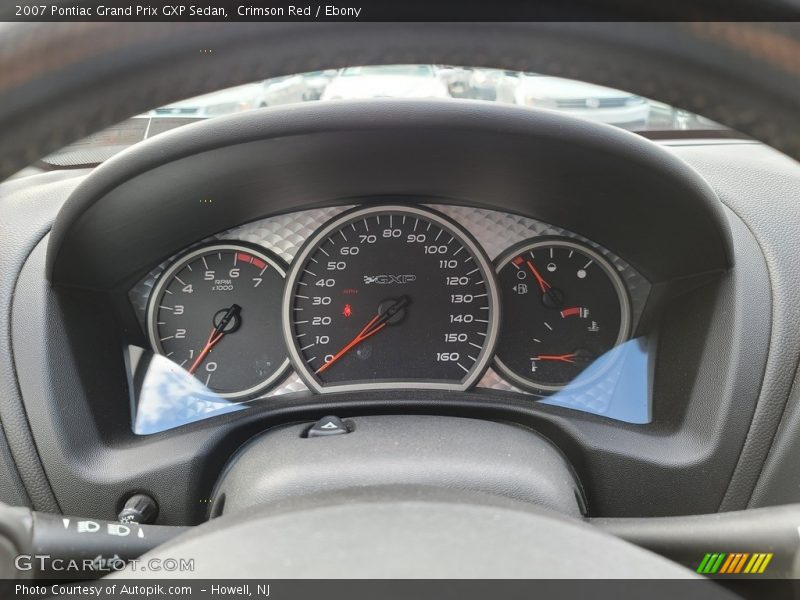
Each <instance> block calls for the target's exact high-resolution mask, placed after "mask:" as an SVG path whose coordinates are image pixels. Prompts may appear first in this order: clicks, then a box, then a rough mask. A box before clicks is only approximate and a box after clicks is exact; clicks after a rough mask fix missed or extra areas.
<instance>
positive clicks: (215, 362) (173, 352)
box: [148, 243, 289, 398]
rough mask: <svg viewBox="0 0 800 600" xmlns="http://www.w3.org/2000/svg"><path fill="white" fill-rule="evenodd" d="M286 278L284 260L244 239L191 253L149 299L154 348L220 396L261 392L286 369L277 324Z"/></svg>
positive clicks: (160, 281)
mask: <svg viewBox="0 0 800 600" xmlns="http://www.w3.org/2000/svg"><path fill="white" fill-rule="evenodd" d="M285 275H286V269H285V267H284V265H283V263H282V261H281V260H280V259H278V258H277V257H275V256H274V255H272V254H271V253H268V252H267V251H265V250H262V249H257V248H255V247H251V246H249V245H247V244H241V243H235V244H234V243H214V244H211V245H206V246H202V247H200V248H196V249H194V250H192V251H191V252H189V253H188V254H186V255H184V256H182V257H180V258H178V259H177V260H176V261H175V262H174V263H173V264H172V265H171V266H170V267H168V268H167V270H166V271H165V272H164V273H163V274H162V275H161V277H159V279H158V281H157V282H156V285H155V288H154V289H153V293H152V294H151V296H150V304H149V308H148V334H149V336H150V342H151V344H152V346H153V349H154V350H155V351H156V352H158V353H159V354H163V355H164V356H166V357H167V358H169V359H170V360H172V361H173V362H174V363H176V364H177V365H178V366H180V367H183V368H184V369H185V370H186V371H187V372H188V373H189V374H191V375H194V376H195V377H196V378H197V379H198V380H200V382H201V383H203V384H204V385H205V386H206V387H207V388H208V389H209V390H210V391H212V392H214V393H215V394H216V395H218V396H221V397H224V398H247V397H253V396H256V395H258V394H259V393H261V392H263V391H265V390H266V389H267V388H268V387H270V386H271V385H272V384H273V383H276V382H277V381H278V380H279V379H280V377H281V376H282V375H283V374H284V373H285V372H286V370H287V369H288V367H289V359H288V357H287V355H286V345H285V343H284V341H283V336H282V335H281V329H280V319H281V315H280V308H281V297H282V294H283V287H284V277H285Z"/></svg>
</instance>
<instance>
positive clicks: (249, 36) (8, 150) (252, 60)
mask: <svg viewBox="0 0 800 600" xmlns="http://www.w3.org/2000/svg"><path fill="white" fill-rule="evenodd" d="M3 33H4V35H3V41H2V42H0V48H2V52H0V130H2V131H3V133H4V134H3V136H2V139H0V180H1V179H3V178H5V177H6V176H8V175H10V174H13V173H14V172H16V171H18V170H19V169H21V168H23V167H25V166H27V165H29V164H31V163H32V162H33V161H35V160H36V159H38V158H41V157H42V156H43V155H45V154H47V153H48V152H50V151H53V150H56V149H58V148H61V147H63V146H65V145H66V144H68V143H70V142H72V141H75V140H76V139H80V138H81V137H85V136H86V135H89V134H90V133H93V132H95V131H97V130H100V129H102V128H103V127H106V126H109V125H112V124H114V123H117V122H119V121H121V120H123V119H125V118H127V117H129V116H131V115H134V114H138V113H141V112H143V111H145V110H148V109H150V108H152V107H153V106H159V105H162V104H165V103H168V102H170V101H174V100H178V99H181V98H186V97H190V96H193V95H198V94H201V93H205V92H210V91H214V90H217V89H221V88H224V87H227V86H232V85H237V84H241V83H247V82H250V81H254V80H257V79H260V78H268V77H272V76H277V75H285V74H291V73H298V72H303V71H310V70H318V69H323V68H335V67H342V66H345V65H348V64H349V65H352V64H391V63H420V62H421V63H445V64H466V65H472V66H487V67H498V68H507V69H513V70H522V71H535V72H540V73H546V74H549V75H559V76H565V77H570V78H575V79H581V80H585V81H589V82H592V83H597V84H601V85H607V86H610V87H617V88H621V89H625V90H628V91H631V92H634V93H638V94H641V95H643V96H647V97H650V98H653V99H656V100H661V101H664V102H667V103H669V104H671V105H673V106H677V107H680V108H684V109H687V110H690V111H692V112H696V113H698V114H702V115H703V116H706V117H708V118H711V119H714V120H716V121H719V122H720V123H722V124H724V125H727V126H730V127H732V128H734V129H737V130H739V131H741V132H742V133H745V134H747V135H749V136H752V137H753V138H755V139H758V140H760V141H763V142H765V143H766V144H769V145H771V146H773V147H775V148H777V149H779V150H781V151H783V152H785V153H786V154H788V155H790V156H792V157H794V158H796V159H800V134H798V131H800V127H798V125H800V92H798V90H800V23H784V24H763V23H760V24H748V23H708V22H703V23H488V24H485V23H484V24H481V23H464V24H452V23H424V24H413V25H409V24H400V23H371V24H362V23H323V24H317V23H155V24H151V23H67V24H63V23H62V24H17V25H7V26H6V27H5V30H4V32H3Z"/></svg>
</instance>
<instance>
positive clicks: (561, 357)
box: [533, 352, 576, 364]
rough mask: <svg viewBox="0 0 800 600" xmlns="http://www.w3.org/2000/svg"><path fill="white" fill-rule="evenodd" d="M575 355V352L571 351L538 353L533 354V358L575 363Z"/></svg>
mask: <svg viewBox="0 0 800 600" xmlns="http://www.w3.org/2000/svg"><path fill="white" fill-rule="evenodd" d="M575 356H576V353H575V352H571V353H569V354H540V355H539V356H534V357H533V360H557V361H560V362H566V363H572V364H575V360H574V359H575Z"/></svg>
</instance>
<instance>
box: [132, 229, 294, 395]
mask: <svg viewBox="0 0 800 600" xmlns="http://www.w3.org/2000/svg"><path fill="white" fill-rule="evenodd" d="M215 250H216V251H219V250H224V251H237V250H241V251H243V252H247V253H248V254H252V255H254V256H257V257H258V258H260V259H261V260H263V261H265V262H267V263H268V264H269V265H270V266H271V267H273V268H274V269H275V270H276V271H277V272H278V273H279V274H280V276H281V278H282V279H283V286H284V287H285V286H286V273H287V271H288V265H287V264H286V262H284V261H283V260H282V259H281V258H280V257H278V256H277V255H275V254H274V253H272V252H270V251H269V250H267V249H266V248H264V247H262V246H259V245H257V244H250V243H248V242H239V241H232V240H221V241H210V242H207V243H204V244H200V245H197V246H194V247H192V248H191V249H190V250H188V251H186V252H184V253H182V254H179V255H177V256H176V257H174V258H173V259H172V260H171V262H170V264H169V265H168V266H167V267H166V268H165V269H164V271H163V272H162V273H161V275H159V276H158V279H156V281H155V283H154V284H153V290H152V292H151V293H150V297H149V299H148V301H147V313H146V315H147V316H146V321H145V322H146V325H147V339H148V342H149V343H150V347H151V348H152V349H153V351H154V352H155V353H156V354H160V355H161V356H164V357H166V355H165V354H164V349H163V347H162V346H161V342H160V341H159V338H158V333H157V325H156V315H155V309H156V306H157V303H158V299H159V298H161V297H162V296H163V292H164V287H165V286H166V285H167V283H168V282H169V281H171V280H172V277H173V275H175V274H176V273H177V272H178V271H180V270H181V269H182V268H183V267H184V266H185V265H186V264H187V263H189V262H191V261H193V260H194V259H196V258H197V257H198V256H202V255H204V254H209V253H211V252H213V251H215ZM175 364H177V363H175ZM290 369H291V361H290V360H289V357H288V356H286V357H285V358H284V360H283V362H282V363H281V364H280V366H279V367H278V368H277V369H276V370H275V372H274V373H273V374H272V375H270V376H269V377H268V378H267V379H265V380H263V381H262V382H261V383H259V384H257V385H254V386H252V387H250V388H248V389H245V390H241V391H239V392H224V393H223V392H217V391H214V390H212V392H213V393H214V394H215V395H216V396H217V397H219V398H225V399H229V400H241V401H245V400H251V399H253V398H257V397H259V396H261V395H263V394H264V393H265V392H267V391H268V390H270V389H271V388H273V387H274V386H275V385H276V384H277V383H278V382H280V381H281V380H283V379H284V378H285V377H286V375H287V374H288V371H289V370H290Z"/></svg>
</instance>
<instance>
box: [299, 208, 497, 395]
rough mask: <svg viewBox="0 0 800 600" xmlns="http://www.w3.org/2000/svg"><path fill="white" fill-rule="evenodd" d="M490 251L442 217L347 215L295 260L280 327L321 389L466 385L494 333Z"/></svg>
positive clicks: (407, 211) (302, 369) (377, 212)
mask: <svg viewBox="0 0 800 600" xmlns="http://www.w3.org/2000/svg"><path fill="white" fill-rule="evenodd" d="M498 304H499V302H498V296H497V291H496V287H495V284H494V275H493V272H492V269H491V266H490V264H489V262H488V260H487V259H486V257H485V255H484V254H483V253H482V252H481V251H480V250H479V248H478V246H477V245H476V244H475V242H474V241H473V240H472V239H471V238H470V237H469V235H468V234H466V233H465V232H462V231H460V230H459V228H458V227H457V225H455V224H454V223H453V222H451V221H450V220H448V219H447V218H446V217H444V216H443V215H440V214H439V213H436V212H433V211H429V210H423V209H418V208H414V207H404V206H382V207H373V208H366V209H357V210H355V211H352V212H349V213H345V214H344V215H342V216H340V217H338V218H337V219H335V220H334V221H333V222H331V223H329V224H328V225H326V226H325V227H324V228H323V229H322V230H321V231H320V232H318V233H317V234H316V235H315V236H314V237H313V238H312V240H310V241H309V243H308V244H307V245H306V247H305V248H304V249H303V251H302V252H301V253H300V255H299V256H298V257H297V259H296V260H295V263H294V265H293V267H292V272H291V274H290V276H289V285H288V287H287V289H286V296H285V298H284V319H285V321H284V328H285V332H286V336H287V340H288V342H287V343H288V345H289V350H290V353H291V354H292V358H293V360H294V362H295V367H296V369H297V371H298V372H299V373H300V374H301V376H302V377H303V378H304V379H305V380H306V382H307V383H308V384H309V386H310V387H311V388H312V389H314V390H316V391H318V392H322V391H326V392H327V391H334V390H354V389H376V388H378V389H379V388H389V387H415V388H437V389H458V390H463V389H467V388H468V387H469V386H470V385H472V384H473V383H474V382H475V381H476V380H477V379H478V377H480V375H481V374H482V372H483V371H484V369H485V367H486V364H487V362H488V360H489V357H490V356H491V352H492V350H493V346H494V341H495V338H496V335H497V318H498Z"/></svg>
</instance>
